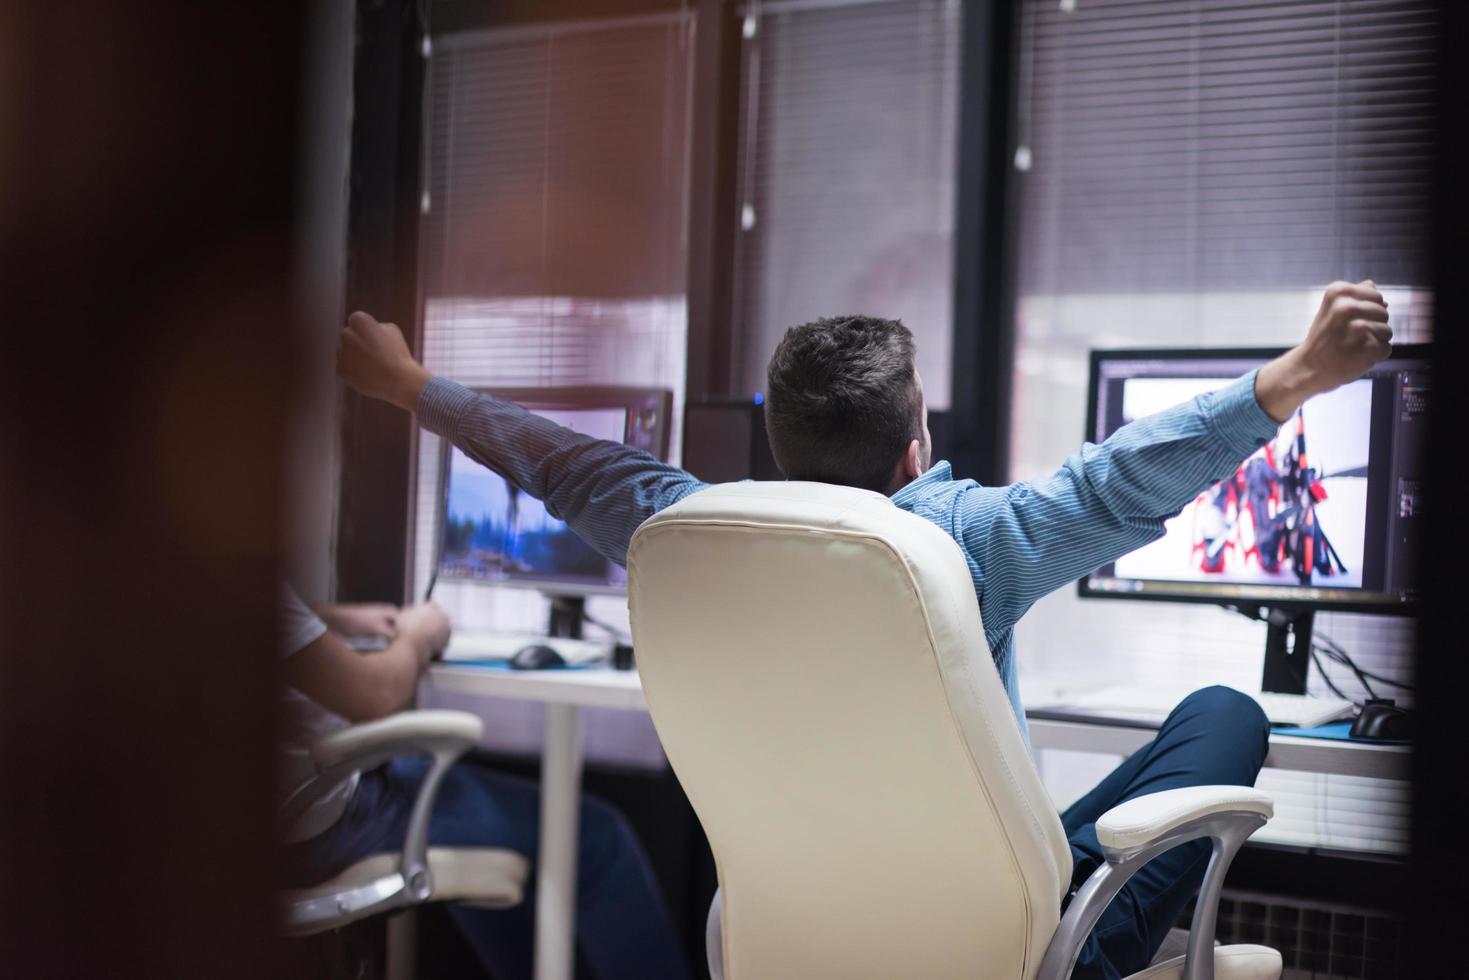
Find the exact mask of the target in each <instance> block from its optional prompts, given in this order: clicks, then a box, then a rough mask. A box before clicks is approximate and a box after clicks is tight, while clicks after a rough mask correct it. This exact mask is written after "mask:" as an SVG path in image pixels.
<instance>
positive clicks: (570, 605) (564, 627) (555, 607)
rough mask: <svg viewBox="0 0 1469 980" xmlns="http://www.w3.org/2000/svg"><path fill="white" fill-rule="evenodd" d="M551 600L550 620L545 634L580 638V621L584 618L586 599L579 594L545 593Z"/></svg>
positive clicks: (574, 638)
mask: <svg viewBox="0 0 1469 980" xmlns="http://www.w3.org/2000/svg"><path fill="white" fill-rule="evenodd" d="M546 598H548V599H550V600H551V621H550V623H549V624H548V625H547V627H546V635H547V636H564V637H567V638H568V639H572V640H580V639H581V638H582V636H581V628H582V623H583V622H585V620H586V614H587V600H586V597H585V596H579V595H547V596H546Z"/></svg>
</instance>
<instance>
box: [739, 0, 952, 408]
mask: <svg viewBox="0 0 1469 980" xmlns="http://www.w3.org/2000/svg"><path fill="white" fill-rule="evenodd" d="M958 38H959V4H958V3H957V2H956V0H880V2H861V0H859V2H847V3H841V2H837V3H832V2H829V0H819V2H810V0H792V2H773V3H752V4H750V5H749V6H748V7H747V8H745V21H744V41H743V49H742V60H741V93H742V95H741V106H740V150H739V152H740V160H739V175H738V182H739V207H740V215H739V221H738V222H737V227H738V229H739V230H737V231H736V234H737V235H738V236H739V238H738V241H737V243H736V248H735V263H736V265H735V298H736V299H735V336H736V338H737V340H736V343H737V350H736V354H735V371H736V372H737V375H738V377H737V379H736V380H735V387H736V390H738V391H740V392H742V393H748V392H755V391H763V390H764V388H765V366H766V363H767V361H768V360H769V357H770V353H771V351H772V350H774V348H775V344H776V342H777V341H779V339H780V338H781V336H783V335H784V333H785V331H786V330H787V329H788V328H789V327H792V326H795V325H797V324H800V323H805V322H807V321H809V320H812V319H815V318H816V317H819V316H829V315H832V314H839V313H868V314H873V315H877V316H887V317H895V318H899V319H901V320H902V321H903V322H904V323H905V324H907V325H908V327H909V328H910V329H912V330H913V332H914V334H915V336H916V337H917V340H918V369H919V372H920V373H921V374H922V376H923V381H924V389H925V392H926V393H927V396H928V400H929V404H930V405H931V406H932V407H934V408H947V407H948V404H949V387H950V379H949V372H950V367H949V360H950V347H951V343H950V335H951V328H952V324H951V320H952V317H951V313H950V309H951V305H952V292H953V283H952V272H953V256H952V249H953V245H952V238H953V211H954V174H955V163H956V152H957V151H956V147H955V138H956V129H957V124H958V108H957V105H956V100H957V97H958V71H959V42H958Z"/></svg>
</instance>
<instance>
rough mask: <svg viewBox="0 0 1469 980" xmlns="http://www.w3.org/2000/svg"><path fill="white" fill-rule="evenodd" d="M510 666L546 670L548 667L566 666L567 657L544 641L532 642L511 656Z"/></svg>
mask: <svg viewBox="0 0 1469 980" xmlns="http://www.w3.org/2000/svg"><path fill="white" fill-rule="evenodd" d="M510 666H511V667H513V668H514V669H516V670H544V669H545V668H547V667H564V666H566V659H565V658H564V657H562V656H561V654H559V653H557V652H556V651H555V650H553V649H551V648H550V647H548V646H546V645H545V644H544V643H532V644H531V645H530V646H528V647H521V648H520V649H519V650H516V651H515V656H513V657H511V658H510Z"/></svg>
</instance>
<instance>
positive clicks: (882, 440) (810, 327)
mask: <svg viewBox="0 0 1469 980" xmlns="http://www.w3.org/2000/svg"><path fill="white" fill-rule="evenodd" d="M767 381H768V385H769V391H768V392H767V399H766V405H765V431H766V433H767V434H768V435H769V437H770V449H771V451H772V453H773V454H774V455H775V462H776V465H777V466H779V467H780V470H781V472H782V473H784V474H785V475H786V477H787V478H789V479H792V480H814V481H818V482H821V483H838V484H841V485H843V486H850V487H862V488H863V489H866V490H876V491H877V492H879V493H885V492H886V491H887V489H888V485H889V484H890V483H891V482H892V479H893V469H894V467H895V466H897V464H898V460H900V459H901V458H902V456H903V453H904V452H905V451H906V450H907V448H908V443H909V442H911V441H912V440H914V439H917V438H920V437H921V435H920V427H921V424H922V423H921V420H920V418H919V412H920V410H921V406H920V400H919V394H918V382H917V378H916V375H915V373H914V367H913V334H912V332H911V331H909V330H908V328H907V327H905V326H903V324H901V323H899V322H898V321H897V320H883V319H879V318H877V317H870V316H831V317H823V318H822V319H820V320H815V321H813V322H811V323H804V324H802V325H801V326H799V327H792V328H791V329H790V330H787V331H786V335H785V337H784V338H783V339H782V340H781V342H780V343H779V344H777V345H776V348H775V353H774V354H772V355H771V357H770V367H769V369H768V371H767Z"/></svg>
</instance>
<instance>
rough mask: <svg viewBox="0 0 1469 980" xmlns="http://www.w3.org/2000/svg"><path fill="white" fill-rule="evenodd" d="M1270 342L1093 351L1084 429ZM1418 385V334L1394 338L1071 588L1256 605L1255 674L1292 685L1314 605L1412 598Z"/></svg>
mask: <svg viewBox="0 0 1469 980" xmlns="http://www.w3.org/2000/svg"><path fill="white" fill-rule="evenodd" d="M1280 353H1281V351H1279V350H1239V349H1234V350H1230V349H1211V350H1198V349H1192V350H1190V349H1179V350H1102V351H1093V352H1092V358H1091V384H1090V394H1089V398H1088V402H1089V411H1088V418H1087V432H1086V437H1087V439H1088V440H1089V441H1093V442H1101V441H1102V440H1104V439H1106V438H1107V437H1108V436H1110V435H1111V434H1112V433H1113V432H1115V431H1117V430H1118V429H1119V428H1121V427H1122V426H1123V425H1125V424H1126V423H1128V422H1130V421H1133V420H1134V419H1138V418H1142V417H1143V416H1146V415H1151V414H1152V413H1154V412H1157V411H1161V410H1163V409H1165V408H1168V407H1170V406H1172V405H1176V404H1178V403H1180V402H1183V401H1186V400H1188V399H1189V398H1192V397H1193V396H1195V395H1198V394H1200V393H1203V392H1206V391H1211V390H1214V389H1217V388H1222V387H1224V386H1225V385H1227V384H1229V383H1230V382H1231V381H1233V380H1234V379H1235V378H1237V377H1239V376H1240V375H1241V374H1244V373H1245V372H1246V371H1249V370H1251V369H1253V368H1257V367H1260V366H1261V365H1263V364H1265V363H1266V362H1268V361H1269V360H1271V359H1272V358H1274V357H1275V356H1277V355H1278V354H1280ZM1428 391H1429V351H1428V348H1427V347H1426V346H1423V345H1418V346H1410V345H1400V346H1398V347H1396V348H1395V349H1394V351H1393V355H1392V357H1390V358H1389V359H1387V360H1385V361H1382V362H1381V363H1379V364H1378V365H1376V366H1375V367H1374V368H1373V369H1372V370H1371V371H1369V372H1368V373H1367V375H1366V376H1365V377H1363V378H1362V379H1360V380H1358V381H1353V382H1349V383H1348V384H1345V385H1343V386H1341V387H1340V388H1338V389H1336V390H1335V391H1331V392H1327V393H1326V394H1324V395H1317V396H1316V397H1314V398H1312V399H1310V400H1308V401H1307V402H1306V404H1305V405H1304V406H1302V408H1301V410H1300V411H1298V412H1296V413H1295V414H1294V415H1293V416H1292V417H1291V418H1289V419H1287V420H1286V421H1285V422H1284V423H1283V424H1282V425H1281V426H1280V428H1279V430H1278V431H1277V433H1276V435H1275V437H1274V438H1273V439H1271V440H1270V441H1269V442H1268V443H1267V444H1266V445H1265V446H1264V447H1262V448H1261V449H1260V450H1258V451H1257V452H1255V453H1253V454H1252V455H1251V456H1250V457H1249V458H1248V459H1246V460H1245V461H1244V462H1242V463H1241V464H1240V466H1239V468H1238V469H1237V470H1236V471H1235V472H1234V473H1233V474H1232V475H1231V476H1229V477H1227V478H1226V479H1224V480H1222V481H1220V482H1219V483H1216V484H1214V485H1213V486H1211V487H1209V488H1207V489H1206V490H1204V491H1203V492H1202V493H1200V494H1199V495H1198V496H1197V497H1195V498H1194V499H1193V500H1192V501H1191V502H1189V503H1188V504H1187V505H1186V506H1185V507H1184V509H1183V512H1182V513H1181V514H1179V515H1178V516H1177V517H1175V518H1173V519H1172V520H1170V521H1168V522H1167V527H1166V532H1165V533H1164V535H1163V537H1162V538H1160V539H1159V540H1157V541H1154V542H1152V543H1150V544H1147V545H1144V546H1143V547H1141V548H1139V549H1137V550H1136V551H1133V552H1131V553H1129V554H1127V555H1124V556H1123V557H1121V558H1119V559H1117V561H1115V562H1113V563H1112V564H1109V565H1105V566H1103V567H1102V568H1099V569H1097V570H1096V571H1094V572H1092V573H1091V574H1090V575H1087V576H1086V577H1085V578H1083V579H1082V580H1081V582H1080V585H1079V589H1080V594H1081V595H1083V596H1086V597H1089V598H1108V599H1161V600H1166V601H1171V602H1209V603H1216V604H1219V605H1223V606H1227V607H1230V608H1234V609H1237V610H1239V611H1242V612H1245V613H1247V614H1249V615H1253V616H1255V617H1257V618H1262V619H1265V620H1266V621H1267V622H1269V623H1270V624H1271V627H1272V630H1271V633H1270V635H1269V637H1268V638H1267V656H1266V665H1265V666H1266V676H1265V678H1264V683H1263V686H1264V688H1265V689H1266V690H1284V691H1288V692H1303V691H1304V690H1305V677H1306V672H1305V663H1306V662H1307V660H1308V658H1309V650H1310V645H1309V644H1310V627H1311V616H1312V614H1313V613H1314V612H1315V611H1316V610H1340V611H1351V612H1375V613H1393V614H1404V613H1407V612H1411V611H1412V610H1413V608H1414V606H1415V603H1416V602H1417V598H1418V584H1417V571H1418V550H1419V547H1420V546H1421V540H1420V536H1421V533H1422V523H1421V519H1422V513H1423V473H1424V468H1425V462H1426V453H1427V445H1428V443H1427V433H1428V415H1427V412H1428ZM1297 648H1300V650H1301V653H1300V655H1299V656H1297V655H1296V649H1297Z"/></svg>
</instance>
